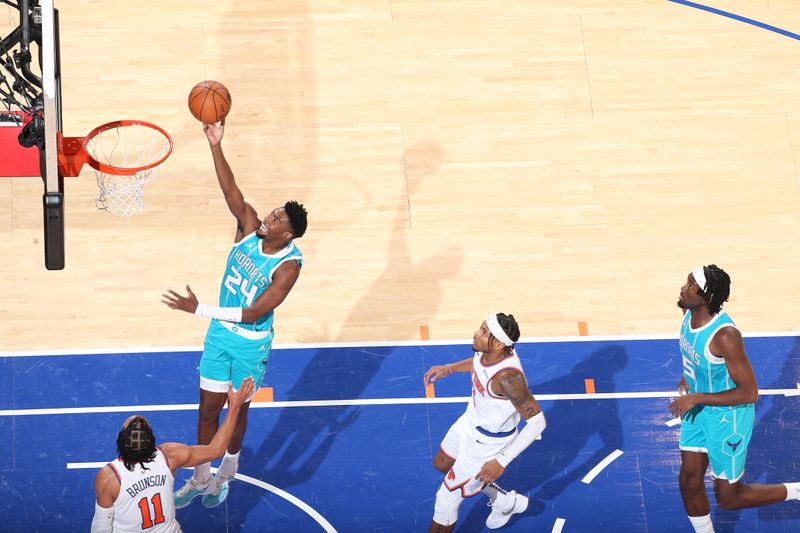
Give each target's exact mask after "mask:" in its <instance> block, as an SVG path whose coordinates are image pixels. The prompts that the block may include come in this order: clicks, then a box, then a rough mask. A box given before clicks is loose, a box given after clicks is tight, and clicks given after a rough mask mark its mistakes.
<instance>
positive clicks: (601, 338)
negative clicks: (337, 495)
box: [0, 331, 800, 357]
mask: <svg viewBox="0 0 800 533" xmlns="http://www.w3.org/2000/svg"><path fill="white" fill-rule="evenodd" d="M742 336H743V337H746V338H747V337H798V336H800V331H760V332H752V333H743V334H742ZM677 339H678V334H677V333H674V334H673V333H670V334H639V335H587V336H585V337H583V336H572V337H522V338H520V339H519V341H518V344H541V343H547V342H551V343H560V342H615V341H650V340H652V341H657V340H677ZM464 344H466V345H472V339H442V340H429V341H421V340H420V341H374V342H316V343H308V344H300V343H287V344H273V345H272V348H273V349H274V350H297V349H304V348H308V349H316V348H369V347H375V348H380V347H391V346H420V347H425V346H449V345H464ZM202 350H203V347H202V346H147V347H142V348H80V349H58V350H56V349H53V350H15V351H8V352H0V357H36V356H58V355H101V354H109V355H117V354H120V355H121V354H140V353H173V352H200V351H202Z"/></svg>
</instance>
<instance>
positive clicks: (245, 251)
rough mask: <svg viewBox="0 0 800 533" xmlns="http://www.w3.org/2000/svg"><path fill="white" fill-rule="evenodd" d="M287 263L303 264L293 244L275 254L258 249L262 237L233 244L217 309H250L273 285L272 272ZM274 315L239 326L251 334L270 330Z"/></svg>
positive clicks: (246, 238)
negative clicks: (250, 331)
mask: <svg viewBox="0 0 800 533" xmlns="http://www.w3.org/2000/svg"><path fill="white" fill-rule="evenodd" d="M286 261H297V262H298V263H299V264H300V265H301V266H302V265H303V254H301V253H300V250H298V249H297V247H296V246H295V245H294V243H293V242H292V241H289V244H287V245H286V247H285V248H283V249H282V250H280V251H279V252H277V253H276V254H274V255H269V254H265V253H264V252H263V251H262V249H261V238H260V237H259V236H258V235H256V233H255V232H253V233H251V234H250V235H247V236H246V237H244V238H243V239H242V240H241V241H239V242H238V243H236V244H234V245H233V248H232V249H231V253H230V254H229V255H228V263H227V264H226V265H225V274H224V275H223V277H222V285H221V287H220V290H219V305H220V307H250V306H252V305H253V302H255V300H256V298H258V297H259V296H260V295H261V293H262V292H264V290H265V289H266V288H267V287H268V286H269V284H270V283H272V274H273V273H274V272H275V269H277V268H278V266H280V265H281V264H282V263H284V262H286ZM272 318H273V312H272V311H270V312H269V313H267V314H266V315H265V316H263V317H261V318H260V319H259V320H258V322H256V323H254V324H239V326H240V327H242V328H244V329H249V330H252V331H269V329H270V328H271V327H272Z"/></svg>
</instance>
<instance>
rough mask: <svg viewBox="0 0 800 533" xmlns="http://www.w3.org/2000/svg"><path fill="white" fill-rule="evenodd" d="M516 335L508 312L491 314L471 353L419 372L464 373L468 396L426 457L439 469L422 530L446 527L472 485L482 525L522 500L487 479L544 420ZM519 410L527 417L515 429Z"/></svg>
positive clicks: (501, 518) (428, 378)
mask: <svg viewBox="0 0 800 533" xmlns="http://www.w3.org/2000/svg"><path fill="white" fill-rule="evenodd" d="M519 336H520V333H519V326H518V325H517V322H516V321H515V320H514V316H513V315H505V314H503V313H497V314H495V315H491V316H489V317H488V318H487V319H486V320H485V321H484V322H483V323H482V324H481V326H480V328H479V329H478V331H476V332H475V334H474V336H473V339H472V349H473V350H475V355H474V356H473V357H471V358H469V359H464V360H463V361H459V362H457V363H451V364H448V365H444V366H433V367H431V368H430V369H429V370H428V371H427V372H426V373H425V376H424V378H423V380H424V382H425V384H426V385H427V384H429V383H432V382H434V381H436V380H438V379H441V378H444V377H447V376H449V375H450V374H452V373H454V372H471V373H472V399H471V400H470V402H469V404H468V406H467V410H466V412H465V413H464V414H463V415H461V417H460V418H459V419H458V420H457V421H456V423H455V424H453V425H452V426H451V427H450V430H449V431H448V432H447V435H445V437H444V440H443V441H442V444H441V448H440V449H439V452H438V453H437V454H436V457H434V459H433V466H434V467H435V468H436V469H437V470H439V471H440V472H442V473H444V474H446V476H445V479H444V481H443V482H442V485H441V486H440V487H439V491H438V492H437V493H436V503H435V505H434V514H433V522H432V523H431V526H430V529H429V532H448V531H452V530H453V528H454V527H455V523H456V521H457V520H458V508H459V506H460V505H461V501H462V500H463V499H464V498H468V497H470V496H475V495H476V494H478V493H479V492H483V493H484V494H486V495H487V496H488V497H489V499H490V505H491V507H492V512H491V514H490V515H489V518H487V520H486V527H488V528H489V529H497V528H499V527H502V526H504V525H506V523H508V521H509V520H510V519H511V516H512V515H514V514H516V513H522V512H524V511H525V510H526V509H527V508H528V498H527V497H525V496H523V495H521V494H517V493H516V492H514V491H510V492H506V491H504V490H503V489H501V488H500V487H498V486H497V485H496V484H495V481H496V480H497V478H499V477H500V476H501V475H502V474H503V472H504V471H505V469H506V467H508V464H509V463H510V462H511V461H513V460H514V459H515V458H516V457H517V456H518V455H519V454H520V453H522V452H523V451H524V450H525V449H526V448H527V447H528V446H530V444H531V443H532V442H533V441H534V440H535V439H536V438H537V437H538V436H539V435H541V434H542V432H543V431H544V429H545V426H546V424H545V419H544V413H542V409H541V408H540V407H539V404H538V403H537V402H536V400H535V399H534V398H533V395H531V393H530V391H529V390H528V384H527V381H526V380H525V374H524V372H523V371H522V364H521V363H520V360H519V357H518V356H517V354H516V352H515V351H514V343H515V342H516V341H518V340H519ZM520 418H524V419H525V420H526V421H527V423H526V424H525V426H524V427H523V428H522V430H521V431H517V425H518V424H519V421H520Z"/></svg>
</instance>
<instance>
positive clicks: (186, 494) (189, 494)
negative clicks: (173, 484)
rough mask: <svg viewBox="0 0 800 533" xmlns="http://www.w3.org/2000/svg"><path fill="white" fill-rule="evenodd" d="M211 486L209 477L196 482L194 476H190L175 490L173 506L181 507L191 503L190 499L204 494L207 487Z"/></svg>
mask: <svg viewBox="0 0 800 533" xmlns="http://www.w3.org/2000/svg"><path fill="white" fill-rule="evenodd" d="M210 486H211V478H209V479H208V481H206V482H205V483H200V482H198V481H197V480H196V479H195V478H193V477H190V478H189V479H188V480H187V481H186V484H185V485H184V486H183V487H181V488H180V489H178V490H176V491H175V494H174V495H173V496H174V499H175V508H176V509H182V508H184V507H186V506H187V505H189V504H190V503H192V500H193V499H195V498H197V497H198V496H200V495H201V494H205V493H206V491H207V490H208V488H209V487H210Z"/></svg>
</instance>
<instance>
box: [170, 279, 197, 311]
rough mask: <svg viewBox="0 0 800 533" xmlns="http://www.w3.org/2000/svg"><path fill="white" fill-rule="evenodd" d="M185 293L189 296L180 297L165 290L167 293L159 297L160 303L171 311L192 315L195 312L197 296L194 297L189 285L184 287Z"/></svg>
mask: <svg viewBox="0 0 800 533" xmlns="http://www.w3.org/2000/svg"><path fill="white" fill-rule="evenodd" d="M186 292H187V293H188V294H189V296H181V295H180V294H178V293H177V292H175V291H173V290H172V289H167V292H165V293H164V294H162V295H161V303H163V304H165V305H166V306H167V307H169V308H171V309H177V310H178V311H186V312H187V313H192V314H194V312H195V311H197V296H195V295H194V293H193V292H192V289H190V288H189V285H186Z"/></svg>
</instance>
